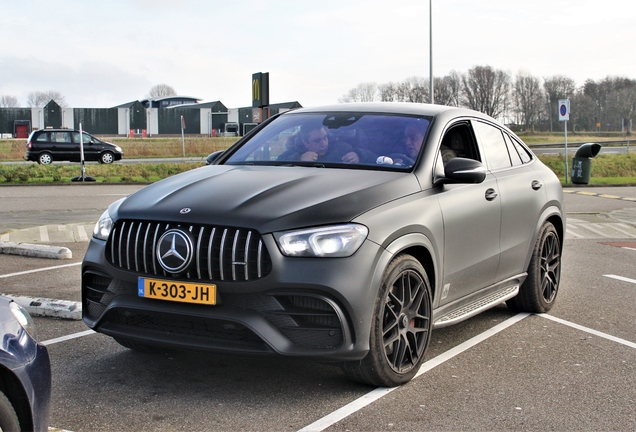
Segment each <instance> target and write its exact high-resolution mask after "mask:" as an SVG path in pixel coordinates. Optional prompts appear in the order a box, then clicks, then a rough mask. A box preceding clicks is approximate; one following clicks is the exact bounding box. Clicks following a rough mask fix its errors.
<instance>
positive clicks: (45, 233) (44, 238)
mask: <svg viewBox="0 0 636 432" xmlns="http://www.w3.org/2000/svg"><path fill="white" fill-rule="evenodd" d="M40 241H41V242H42V243H48V242H49V230H48V229H47V228H46V226H41V227H40Z"/></svg>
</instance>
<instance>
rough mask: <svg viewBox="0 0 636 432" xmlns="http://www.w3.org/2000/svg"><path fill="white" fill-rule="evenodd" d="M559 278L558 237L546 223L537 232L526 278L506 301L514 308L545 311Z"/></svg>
mask: <svg viewBox="0 0 636 432" xmlns="http://www.w3.org/2000/svg"><path fill="white" fill-rule="evenodd" d="M560 280H561V240H560V239H559V234H558V233H557V231H556V229H555V228H554V225H552V224H551V223H550V222H546V223H545V224H544V225H543V226H542V227H541V230H540V231H539V236H538V238H537V243H536V244H535V246H534V250H533V251H532V258H531V259H530V265H529V266H528V277H527V278H526V280H525V281H524V282H523V285H521V288H519V294H517V296H516V297H513V298H511V299H510V300H508V301H507V302H506V304H507V305H508V307H509V308H510V309H512V310H514V311H519V312H531V313H545V312H547V311H549V310H550V309H551V308H552V306H554V302H555V300H556V296H557V293H558V291H559V281H560Z"/></svg>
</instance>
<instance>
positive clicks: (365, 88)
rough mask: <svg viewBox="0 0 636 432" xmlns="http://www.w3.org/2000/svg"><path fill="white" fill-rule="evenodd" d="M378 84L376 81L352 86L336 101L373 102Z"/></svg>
mask: <svg viewBox="0 0 636 432" xmlns="http://www.w3.org/2000/svg"><path fill="white" fill-rule="evenodd" d="M377 89H378V86H377V84H376V83H372V82H369V83H362V84H358V86H357V87H355V88H352V89H351V90H349V91H348V92H347V94H346V95H344V96H342V97H341V98H339V99H338V102H342V103H349V102H373V101H374V100H375V95H376V93H377Z"/></svg>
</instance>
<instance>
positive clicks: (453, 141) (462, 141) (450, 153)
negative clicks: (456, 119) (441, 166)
mask: <svg viewBox="0 0 636 432" xmlns="http://www.w3.org/2000/svg"><path fill="white" fill-rule="evenodd" d="M440 153H441V154H442V159H443V160H444V163H446V162H448V161H449V160H450V159H452V158H454V157H462V158H467V159H475V160H478V161H481V159H480V157H479V152H478V151H477V146H476V144H475V138H474V134H473V131H472V129H471V128H470V126H469V124H468V123H460V124H457V125H453V126H451V127H450V128H449V129H448V130H447V131H446V133H445V134H444V138H442V145H441V146H440Z"/></svg>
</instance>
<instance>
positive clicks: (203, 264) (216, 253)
mask: <svg viewBox="0 0 636 432" xmlns="http://www.w3.org/2000/svg"><path fill="white" fill-rule="evenodd" d="M170 229H179V230H181V231H183V232H187V233H189V235H190V236H191V238H192V243H193V248H194V251H193V252H194V257H193V262H192V264H191V265H190V267H189V268H188V269H187V270H186V271H185V272H184V273H183V274H179V277H181V278H183V277H185V278H187V279H193V280H210V281H250V280H256V279H259V278H262V277H265V276H267V275H268V274H269V273H270V271H271V267H272V265H271V260H270V257H269V254H268V252H267V249H266V247H265V245H264V244H263V240H262V238H261V236H260V234H259V233H258V232H256V231H254V230H248V229H242V228H231V227H218V226H208V225H192V224H181V223H172V222H146V221H135V220H121V221H118V222H117V223H116V225H115V227H114V228H113V231H112V233H111V235H110V239H109V241H108V244H107V247H106V257H107V259H108V261H109V262H110V263H111V264H112V265H114V266H115V267H119V268H121V269H124V270H129V271H134V272H138V273H143V274H147V275H164V276H168V275H172V274H170V273H168V272H166V271H165V270H164V269H163V268H162V267H161V265H160V264H159V262H158V260H157V257H156V253H155V251H156V248H157V242H158V240H159V238H160V237H161V236H162V235H163V233H165V232H166V231H168V230H170Z"/></svg>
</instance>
